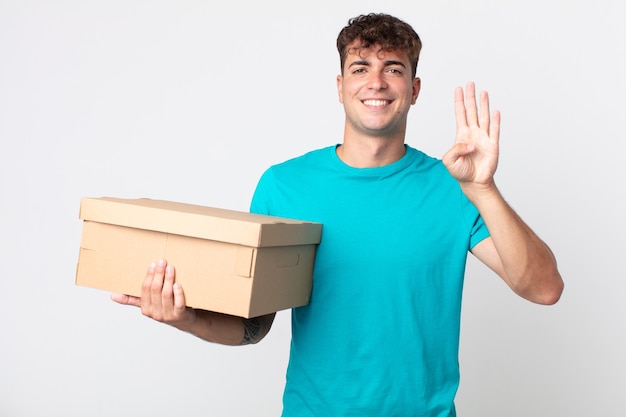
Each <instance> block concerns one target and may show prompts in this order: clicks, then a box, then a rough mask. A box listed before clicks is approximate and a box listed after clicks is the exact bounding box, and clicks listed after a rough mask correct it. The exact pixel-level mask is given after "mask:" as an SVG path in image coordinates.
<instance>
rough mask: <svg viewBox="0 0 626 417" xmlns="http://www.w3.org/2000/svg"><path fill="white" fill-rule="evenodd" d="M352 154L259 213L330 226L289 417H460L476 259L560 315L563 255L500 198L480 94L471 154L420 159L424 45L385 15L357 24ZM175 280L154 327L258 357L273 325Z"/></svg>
mask: <svg viewBox="0 0 626 417" xmlns="http://www.w3.org/2000/svg"><path fill="white" fill-rule="evenodd" d="M337 47H338V50H339V54H340V58H341V75H339V76H338V77H337V89H338V93H339V100H340V102H341V103H343V105H344V108H345V114H346V121H345V129H344V137H343V142H342V143H341V144H340V145H336V146H330V147H326V148H323V149H320V150H316V151H313V152H310V153H307V154H306V155H303V156H301V157H299V158H295V159H292V160H290V161H287V162H284V163H282V164H279V165H276V166H273V167H271V168H270V169H268V170H267V171H266V172H265V173H264V175H263V177H262V178H261V180H260V181H259V184H258V186H257V189H256V191H255V195H254V198H253V201H252V205H251V211H253V212H257V213H262V214H269V215H275V216H284V217H293V218H301V219H306V220H310V221H316V222H320V223H322V224H323V225H324V229H323V237H322V242H321V244H320V245H319V248H318V251H317V257H316V264H315V272H314V281H313V282H314V284H313V292H312V295H311V300H310V303H309V304H308V305H307V306H304V307H300V308H296V309H294V310H293V312H292V328H293V336H292V343H291V353H290V360H289V366H288V371H287V383H286V387H285V392H284V398H283V403H284V411H283V416H298V417H303V416H346V415H355V416H357V415H358V416H377V417H378V416H429V417H430V416H432V417H434V416H441V417H449V416H454V415H455V410H454V396H455V394H456V390H457V387H458V383H459V369H458V347H459V331H460V329H459V325H460V312H461V293H462V283H463V276H464V272H465V263H466V258H467V253H468V251H471V253H472V254H473V255H475V256H476V257H477V258H478V259H480V260H481V261H482V262H484V263H485V264H486V265H487V266H489V267H490V268H491V269H492V270H494V271H495V272H496V273H497V274H498V275H499V276H500V277H502V279H503V280H504V281H505V282H506V283H507V284H508V285H509V286H510V287H511V288H512V290H513V291H515V292H516V293H517V294H519V295H520V296H522V297H524V298H526V299H528V300H530V301H533V302H536V303H541V304H553V303H555V302H556V301H557V300H558V299H559V297H560V295H561V292H562V289H563V282H562V280H561V277H560V275H559V272H558V270H557V266H556V262H555V259H554V257H553V255H552V253H551V251H550V249H549V248H548V247H547V246H546V245H545V244H544V243H543V242H542V241H541V240H540V239H539V238H538V237H537V236H536V235H535V234H534V233H533V232H532V231H531V229H530V228H529V227H528V226H527V225H526V224H525V223H524V222H523V221H522V220H521V219H520V218H519V217H518V216H517V214H516V213H515V212H514V211H513V210H512V209H511V208H510V207H509V205H508V204H507V203H506V202H505V201H504V199H503V197H502V196H501V194H500V192H499V191H498V189H497V187H496V185H495V183H494V178H493V177H494V173H495V170H496V166H497V162H498V139H499V130H500V115H499V113H498V112H494V113H493V115H490V111H489V99H488V96H487V94H486V93H482V94H481V95H480V97H478V101H479V102H480V110H479V109H478V106H477V103H476V101H477V98H476V96H475V88H474V85H473V84H472V83H469V84H468V85H467V87H466V90H465V92H464V91H463V89H461V88H457V90H456V92H455V112H456V123H457V131H456V141H455V143H454V145H453V147H452V148H451V149H450V150H449V151H448V152H447V153H446V154H445V155H444V156H443V159H442V160H438V159H435V158H431V157H429V156H427V155H425V154H423V153H422V152H420V151H418V150H416V149H414V148H412V147H410V146H408V145H406V144H405V131H406V124H407V115H408V111H409V109H410V107H411V105H413V104H414V103H415V102H416V100H417V97H418V95H419V91H420V79H419V78H416V76H415V74H416V66H417V61H418V57H419V52H420V49H421V41H420V39H419V37H418V35H417V34H416V33H415V31H414V30H413V29H412V28H411V27H410V26H409V25H407V24H406V23H404V22H402V21H400V20H398V19H397V18H394V17H392V16H388V15H384V14H370V15H364V16H359V17H356V18H354V19H351V20H350V22H349V24H348V25H347V26H346V27H345V28H344V29H343V30H342V31H341V33H340V34H339V37H338V40H337ZM174 278H175V272H174V268H173V267H171V266H167V265H166V263H165V261H159V262H158V263H156V264H153V265H151V266H150V268H149V270H148V273H147V275H146V279H145V282H144V287H143V291H142V296H141V298H135V297H128V296H123V295H114V296H113V298H114V300H115V301H117V302H120V303H123V304H131V305H136V306H140V307H141V309H142V312H143V314H145V315H147V316H149V317H152V318H153V319H156V320H159V321H163V322H165V323H168V324H171V325H173V326H175V327H177V328H179V329H181V330H185V331H188V332H190V333H192V334H195V335H197V336H199V337H201V338H203V339H206V340H208V341H211V342H217V343H223V344H232V345H238V344H246V343H256V342H258V341H259V340H260V339H261V338H263V337H264V336H265V334H267V332H268V331H269V329H270V326H271V324H272V321H273V319H274V315H268V316H264V317H258V318H254V319H241V318H237V317H230V316H225V315H221V314H217V313H212V312H207V311H199V310H193V309H190V308H186V307H185V301H184V295H183V291H182V288H180V286H179V285H177V284H176V283H175V281H174Z"/></svg>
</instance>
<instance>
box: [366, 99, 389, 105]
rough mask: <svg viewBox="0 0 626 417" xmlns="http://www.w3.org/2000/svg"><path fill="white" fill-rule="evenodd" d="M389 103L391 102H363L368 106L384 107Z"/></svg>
mask: <svg viewBox="0 0 626 417" xmlns="http://www.w3.org/2000/svg"><path fill="white" fill-rule="evenodd" d="M388 103H389V101H387V100H364V101H363V104H365V105H366V106H384V105H386V104H388Z"/></svg>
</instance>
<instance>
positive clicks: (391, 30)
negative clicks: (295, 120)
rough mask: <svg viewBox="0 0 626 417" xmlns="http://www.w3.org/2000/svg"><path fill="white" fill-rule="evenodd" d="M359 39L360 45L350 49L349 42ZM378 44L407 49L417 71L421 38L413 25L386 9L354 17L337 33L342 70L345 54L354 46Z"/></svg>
mask: <svg viewBox="0 0 626 417" xmlns="http://www.w3.org/2000/svg"><path fill="white" fill-rule="evenodd" d="M354 41H359V45H358V46H356V47H353V48H350V50H348V46H349V45H350V44H351V43H352V42H354ZM375 44H378V45H380V47H381V50H383V51H396V50H400V51H406V52H407V55H408V57H409V60H410V61H411V66H412V71H413V77H415V75H416V73H417V61H418V59H419V55H420V51H421V50H422V41H421V40H420V38H419V36H418V35H417V33H416V32H415V30H413V28H412V27H411V26H410V25H409V24H407V23H405V22H404V21H402V20H400V19H398V18H397V17H394V16H390V15H388V14H384V13H370V14H367V15H360V16H357V17H353V18H351V19H350V20H349V21H348V25H347V26H346V27H344V28H343V29H342V30H341V32H339V36H338V37H337V51H339V59H340V63H341V73H342V74H343V66H344V64H345V62H346V57H347V56H348V53H349V52H350V51H351V50H354V49H357V50H361V49H366V48H369V47H371V46H372V45H375Z"/></svg>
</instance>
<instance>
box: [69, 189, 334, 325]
mask: <svg viewBox="0 0 626 417" xmlns="http://www.w3.org/2000/svg"><path fill="white" fill-rule="evenodd" d="M79 217H80V218H81V219H82V220H83V230H82V239H81V244H80V253H79V259H78V266H77V269H76V284H77V285H81V286H87V287H92V288H98V289H102V290H108V291H111V292H117V293H122V294H129V295H134V296H140V295H141V284H142V282H143V280H144V278H145V275H146V271H147V269H148V266H149V265H150V263H151V262H155V261H157V260H159V259H166V260H167V262H168V263H169V264H170V265H174V267H175V268H176V281H177V282H179V283H180V284H181V285H182V287H183V291H184V292H185V299H186V303H187V305H188V306H190V307H195V308H200V309H204V310H211V311H217V312H221V313H226V314H232V315H236V316H241V317H255V316H260V315H263V314H267V313H271V312H275V311H279V310H283V309H287V308H291V307H298V306H302V305H305V304H307V303H308V301H309V296H310V293H311V284H312V274H313V264H314V259H315V251H316V249H317V244H318V243H319V242H320V237H321V230H322V225H321V224H319V223H311V222H304V221H299V220H293V219H285V218H279V217H273V216H264V215H258V214H251V213H245V212H238V211H233V210H225V209H219V208H212V207H204V206H198V205H192V204H184V203H176V202H171V201H162V200H150V199H130V200H129V199H119V198H110V197H103V198H83V199H82V200H81V205H80V216H79Z"/></svg>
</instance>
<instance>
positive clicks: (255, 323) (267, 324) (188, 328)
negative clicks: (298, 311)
mask: <svg viewBox="0 0 626 417" xmlns="http://www.w3.org/2000/svg"><path fill="white" fill-rule="evenodd" d="M274 317H275V314H274V313H272V314H268V315H265V316H260V317H253V318H243V317H237V316H231V315H227V314H221V313H216V312H212V311H205V310H194V315H193V319H192V320H190V321H189V322H187V323H179V324H177V325H175V327H176V328H178V329H179V330H182V331H185V332H187V333H190V334H193V335H194V336H197V337H199V338H201V339H203V340H206V341H208V342H211V343H218V344H222V345H230V346H238V345H247V344H254V343H257V342H259V341H260V340H261V339H263V338H264V337H265V335H267V333H268V332H269V330H270V328H271V325H272V323H273V321H274Z"/></svg>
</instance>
